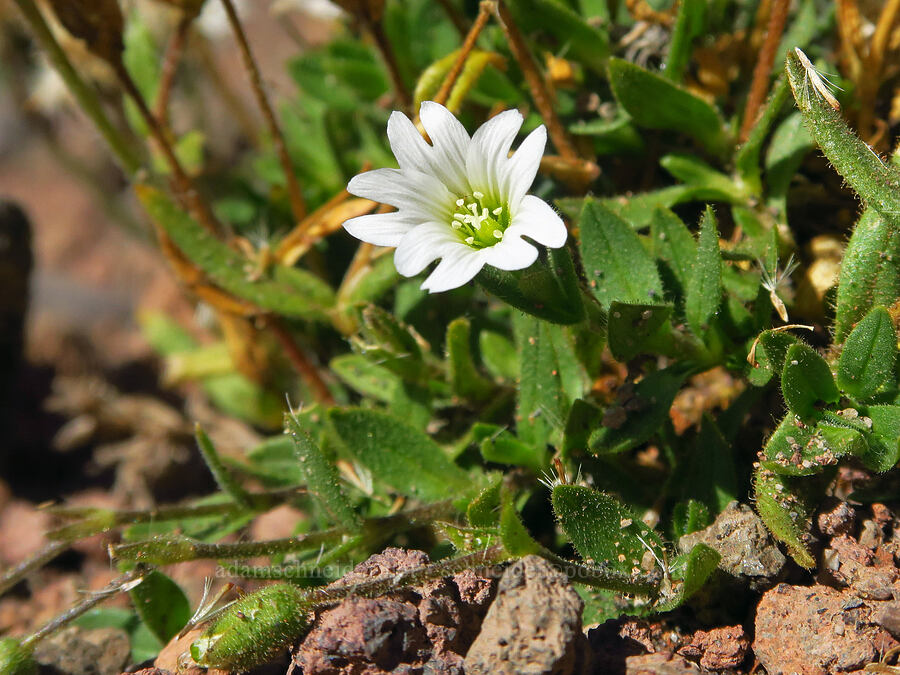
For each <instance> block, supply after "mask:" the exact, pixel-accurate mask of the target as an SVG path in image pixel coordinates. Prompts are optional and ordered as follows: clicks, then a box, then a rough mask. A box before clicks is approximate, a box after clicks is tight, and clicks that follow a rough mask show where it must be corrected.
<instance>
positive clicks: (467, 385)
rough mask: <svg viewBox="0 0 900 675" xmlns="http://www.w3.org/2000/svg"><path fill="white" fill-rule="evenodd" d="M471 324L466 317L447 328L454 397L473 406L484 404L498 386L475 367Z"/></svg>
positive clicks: (447, 347) (448, 360) (451, 384)
mask: <svg viewBox="0 0 900 675" xmlns="http://www.w3.org/2000/svg"><path fill="white" fill-rule="evenodd" d="M470 340H471V323H470V322H469V320H468V319H466V318H465V317H460V318H458V319H454V320H453V321H451V322H450V324H449V325H448V326H447V339H446V341H445V346H446V349H447V370H448V372H449V374H450V389H451V391H452V392H453V394H454V396H457V397H458V398H460V399H462V400H463V401H470V402H471V403H473V404H479V403H484V402H485V401H486V400H487V399H489V398H491V397H492V396H493V395H494V392H495V391H496V388H497V387H496V386H495V385H494V383H493V382H491V381H490V380H489V379H487V378H486V377H484V376H483V375H482V374H481V373H480V372H478V368H477V366H476V365H475V360H474V358H473V356H472V346H471V342H470Z"/></svg>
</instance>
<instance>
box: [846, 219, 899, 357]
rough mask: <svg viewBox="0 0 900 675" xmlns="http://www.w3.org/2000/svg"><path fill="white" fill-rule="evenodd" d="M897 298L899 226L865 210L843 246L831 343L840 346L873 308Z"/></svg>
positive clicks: (889, 304) (887, 305)
mask: <svg viewBox="0 0 900 675" xmlns="http://www.w3.org/2000/svg"><path fill="white" fill-rule="evenodd" d="M898 297H900V226H898V225H897V223H896V222H895V221H891V220H888V219H886V218H884V217H882V216H880V215H879V214H878V212H877V211H875V210H874V209H866V211H865V212H864V213H863V215H862V217H861V218H860V219H859V222H858V223H857V224H856V228H855V229H854V230H853V234H852V235H851V237H850V241H849V242H848V243H847V250H846V251H845V252H844V259H843V260H842V261H841V274H840V280H839V281H838V290H837V309H836V310H835V316H834V341H835V343H836V344H840V343H841V342H843V341H844V339H846V337H847V335H848V334H849V333H850V331H851V330H852V329H853V326H855V325H856V323H857V322H858V321H859V320H860V319H862V318H863V316H865V314H866V312H868V311H869V309H870V308H871V307H873V306H875V305H885V306H886V307H889V306H891V305H892V304H893V303H895V302H896V301H897V298H898Z"/></svg>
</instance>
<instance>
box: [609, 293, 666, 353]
mask: <svg viewBox="0 0 900 675" xmlns="http://www.w3.org/2000/svg"><path fill="white" fill-rule="evenodd" d="M671 314H672V308H671V307H669V306H666V305H633V304H626V303H622V302H617V301H613V303H612V304H611V305H610V307H609V319H608V323H607V340H608V342H609V350H610V351H611V352H612V355H613V356H614V357H615V358H616V360H617V361H622V362H625V361H630V360H631V359H633V358H634V357H635V356H637V355H638V354H640V353H642V352H643V350H644V346H645V345H646V344H647V341H648V340H650V339H651V338H652V337H653V336H654V335H655V334H656V332H657V331H658V330H659V329H660V327H661V326H662V325H663V324H664V323H665V322H666V319H668V318H669V316H671Z"/></svg>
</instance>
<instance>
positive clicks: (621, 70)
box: [609, 58, 730, 155]
mask: <svg viewBox="0 0 900 675" xmlns="http://www.w3.org/2000/svg"><path fill="white" fill-rule="evenodd" d="M609 83H610V85H611V86H612V90H613V94H615V97H616V100H618V101H619V104H620V105H621V106H622V107H623V108H625V110H627V111H628V114H629V115H631V116H632V117H633V118H634V121H635V123H636V124H638V125H639V126H642V127H646V128H648V129H664V130H668V131H678V132H682V133H685V134H687V135H689V136H691V137H693V138H694V139H696V140H697V141H698V142H699V143H700V144H701V145H703V147H704V148H705V149H706V150H707V151H708V152H710V153H712V154H714V155H723V154H724V153H725V151H726V149H727V148H728V145H729V144H730V140H729V138H728V135H727V133H726V131H725V123H724V121H723V120H722V117H721V116H720V115H719V113H718V111H717V110H716V109H715V108H714V107H713V106H711V105H710V104H709V103H707V102H706V101H704V100H703V99H701V98H698V97H697V96H694V95H693V94H692V93H690V92H689V91H687V90H686V89H683V88H681V87H679V86H678V85H676V84H673V83H672V82H671V81H669V80H667V79H666V78H664V77H661V76H660V75H656V74H654V73H651V72H649V71H647V70H644V69H643V68H641V67H640V66H638V65H636V64H634V63H631V62H629V61H624V60H622V59H616V58H611V59H610V60H609ZM648 101H652V105H648Z"/></svg>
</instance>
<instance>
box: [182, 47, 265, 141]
mask: <svg viewBox="0 0 900 675" xmlns="http://www.w3.org/2000/svg"><path fill="white" fill-rule="evenodd" d="M193 45H194V51H195V53H196V54H197V55H198V56H199V58H200V64H201V65H202V66H203V68H205V69H206V71H207V74H208V76H209V77H207V78H206V81H207V82H209V83H210V84H211V85H212V86H213V88H214V89H215V90H216V93H217V94H218V95H219V96H220V97H221V99H222V101H223V102H224V103H225V105H226V106H227V108H228V112H229V114H230V116H231V117H232V118H233V119H234V121H235V122H237V124H238V126H239V127H240V128H241V131H243V132H244V135H245V136H246V137H247V139H248V140H249V141H250V142H251V143H255V144H257V145H258V144H259V136H260V133H259V125H258V124H257V120H256V117H255V116H254V115H253V112H252V111H251V110H249V109H248V106H247V104H246V103H245V101H244V100H243V99H242V98H241V97H240V96H239V95H238V94H237V93H236V92H235V91H234V90H233V89H232V88H231V84H230V81H229V78H227V77H225V76H224V75H223V74H222V73H221V72H219V67H218V64H217V63H216V59H215V55H214V54H213V51H212V49H211V48H210V45H209V41H208V40H207V39H206V38H205V37H203V35H202V34H201V33H195V34H194V35H193Z"/></svg>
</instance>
